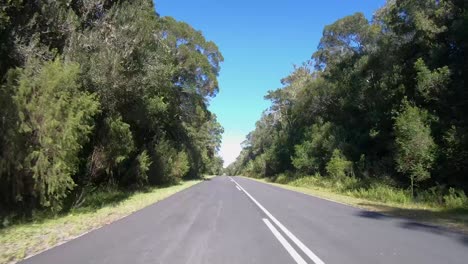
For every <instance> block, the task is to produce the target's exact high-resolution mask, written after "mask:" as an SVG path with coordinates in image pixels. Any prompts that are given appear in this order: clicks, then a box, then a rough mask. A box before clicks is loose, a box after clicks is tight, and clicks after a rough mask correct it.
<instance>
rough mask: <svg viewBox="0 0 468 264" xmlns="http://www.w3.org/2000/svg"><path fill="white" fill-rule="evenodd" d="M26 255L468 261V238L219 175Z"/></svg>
mask: <svg viewBox="0 0 468 264" xmlns="http://www.w3.org/2000/svg"><path fill="white" fill-rule="evenodd" d="M22 263H25V264H26V263H31V264H51V263H67V264H75V263H76V264H86V263H109V264H110V263H112V264H118V263H122V264H124V263H125V264H127V263H142V264H143V263H151V264H153V263H169V264H180V263H190V264H192V263H193V264H196V263H216V264H222V263H268V264H270V263H281V264H284V263H316V264H321V263H327V264H330V263H346V264H352V263H358V264H364V263H369V264H377V263H392V264H393V263H425V264H427V263H437V264H440V263H464V264H465V263H468V237H467V236H464V235H461V234H458V233H454V232H449V231H446V230H444V229H441V228H437V227H431V226H426V225H422V224H418V223H415V222H412V221H410V220H406V219H399V218H392V217H388V216H384V215H380V214H377V213H372V212H368V211H363V210H361V209H358V208H354V207H350V206H346V205H342V204H339V203H334V202H330V201H327V200H323V199H319V198H315V197H312V196H308V195H304V194H301V193H297V192H292V191H288V190H285V189H282V188H279V187H276V186H271V185H268V184H264V183H260V182H256V181H253V180H250V179H246V178H242V177H232V178H231V177H225V176H220V177H215V178H212V179H211V180H209V181H205V182H203V183H200V184H197V185H195V186H193V187H191V188H189V189H186V190H184V191H182V192H179V193H177V194H175V195H173V196H171V197H169V198H167V199H165V200H163V201H160V202H158V203H156V204H153V205H151V206H149V207H147V208H145V209H143V210H140V211H138V212H136V213H134V214H132V215H130V216H128V217H125V218H123V219H121V220H119V221H117V222H114V223H113V224H110V225H107V226H104V227H102V228H100V229H98V230H95V231H93V232H90V233H88V234H86V235H84V236H81V237H79V238H77V239H74V240H72V241H69V242H67V243H65V244H63V245H60V246H58V247H55V248H53V249H50V250H48V251H45V252H43V253H41V254H39V255H36V256H34V257H31V258H29V259H27V260H25V261H23V262H22Z"/></svg>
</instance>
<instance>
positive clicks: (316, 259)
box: [229, 177, 325, 264]
mask: <svg viewBox="0 0 468 264" xmlns="http://www.w3.org/2000/svg"><path fill="white" fill-rule="evenodd" d="M229 178H231V177H229ZM231 180H232V181H234V182H235V183H236V185H237V186H239V188H241V190H242V191H244V193H245V194H246V195H247V196H248V197H249V198H250V199H251V200H252V201H253V202H254V203H255V204H256V205H257V206H258V207H259V208H260V209H261V210H262V211H263V212H264V213H265V214H266V215H267V216H268V218H270V220H271V221H273V223H275V224H276V225H277V226H278V227H279V228H280V229H281V230H282V231H283V232H284V233H285V234H286V235H287V236H288V237H289V238H290V239H291V240H292V241H293V242H294V243H295V244H296V245H297V246H298V247H299V248H300V249H301V250H302V251H303V252H304V253H305V254H306V255H307V256H308V257H309V258H310V259H311V260H312V261H313V262H314V263H315V264H325V262H323V261H322V260H321V259H320V258H319V257H317V255H315V254H314V252H312V251H311V250H310V249H309V248H308V247H307V246H306V245H304V243H302V242H301V241H300V240H299V238H297V237H296V236H295V235H294V234H293V233H291V231H289V230H288V229H287V228H286V227H285V226H284V225H283V224H281V223H280V221H278V219H276V218H275V217H274V216H273V215H272V214H271V213H270V212H268V210H267V209H265V207H263V206H262V205H261V204H260V203H259V202H257V200H255V198H253V197H252V195H250V194H249V193H248V192H247V191H246V190H245V189H244V188H242V186H241V185H240V184H239V183H237V181H235V180H234V179H233V178H231Z"/></svg>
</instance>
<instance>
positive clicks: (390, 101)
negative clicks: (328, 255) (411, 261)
mask: <svg viewBox="0 0 468 264" xmlns="http://www.w3.org/2000/svg"><path fill="white" fill-rule="evenodd" d="M462 2H463V1H433V0H421V1H414V0H399V1H388V2H387V3H386V4H385V5H384V6H383V7H382V8H381V9H379V10H377V11H376V12H375V15H374V17H373V19H372V21H368V20H367V19H366V18H365V17H364V15H363V14H361V13H355V14H352V15H350V16H346V17H344V18H341V19H338V20H337V21H335V22H333V23H332V24H330V25H327V26H325V28H324V30H323V35H322V38H321V40H320V42H319V45H318V47H317V51H316V52H315V53H314V54H313V56H312V61H307V62H305V63H303V64H302V65H301V66H300V67H294V69H293V71H292V72H291V74H290V75H289V76H287V77H285V78H282V84H283V86H282V87H281V88H279V89H274V90H272V91H269V92H268V93H267V95H266V96H265V98H266V99H269V100H271V106H270V107H269V108H268V109H267V110H266V111H265V112H264V114H263V115H262V117H261V118H260V120H259V121H258V122H257V124H256V127H255V130H254V131H252V132H251V133H249V135H248V136H247V138H246V141H245V142H244V143H243V150H242V151H241V153H240V155H239V157H238V159H237V160H236V161H235V162H234V163H233V164H231V165H230V166H229V167H228V170H227V171H229V172H230V174H245V175H251V176H262V177H268V178H270V179H275V177H277V175H282V174H283V173H285V172H287V171H292V172H293V173H297V174H299V175H324V176H325V177H321V176H317V177H313V179H312V180H310V181H311V183H310V184H314V185H320V184H321V183H323V184H324V185H327V186H328V187H330V188H335V189H339V190H342V191H343V192H347V191H352V192H356V195H361V196H368V197H373V198H372V199H377V198H378V196H379V195H382V196H383V197H387V198H382V199H388V200H389V201H394V202H401V203H406V202H408V201H409V200H411V199H416V200H417V199H422V200H424V201H426V200H427V201H430V203H432V202H436V203H438V204H442V202H441V201H438V200H437V197H438V199H439V200H441V199H442V197H443V196H444V195H447V193H446V192H447V191H446V190H447V186H450V187H453V188H456V189H457V190H464V191H466V190H468V180H467V177H465V175H468V136H467V135H468V118H467V117H466V109H468V105H467V102H468V100H467V95H468V94H467V93H466V85H465V81H464V80H465V79H466V78H465V75H466V73H465V72H466V62H465V60H464V59H463V58H464V57H465V56H464V50H465V46H466V30H465V27H464V25H465V24H466V11H465V9H466V8H465V6H464V5H463V3H462ZM312 66H315V67H312ZM314 69H315V70H314ZM402 102H403V104H402ZM336 149H339V150H340V151H341V152H340V154H337V153H334V151H335V150H336ZM329 175H332V176H333V177H326V176H329ZM345 175H346V176H345ZM350 175H353V176H352V177H350ZM387 178H391V179H392V181H393V182H394V183H395V184H393V183H392V184H388V183H387V180H386V179H387ZM408 178H409V181H410V184H408ZM278 179H279V180H280V181H286V179H287V178H286V177H283V176H281V177H278ZM295 181H300V180H294V181H293V183H294V182H295ZM304 181H306V180H304ZM347 181H349V182H347ZM361 181H362V184H363V185H361V186H359V185H360V184H361ZM367 182H377V183H376V184H375V185H374V184H366V183H367ZM355 184H357V186H356V188H354V187H352V186H354V185H355ZM416 184H417V185H418V188H417V190H414V186H415V185H416ZM386 185H388V186H386ZM408 185H410V187H411V190H410V191H406V190H405V188H406V187H407V186H408ZM350 186H351V187H350ZM328 187H327V188H328ZM359 188H360V189H359ZM432 188H441V189H442V190H441V191H437V193H433V192H432V191H430V190H431V189H432ZM357 190H359V191H357ZM459 196H460V197H461V195H459ZM455 200H456V199H455ZM455 203H456V202H455Z"/></svg>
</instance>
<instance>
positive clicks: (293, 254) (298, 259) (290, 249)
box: [263, 218, 307, 264]
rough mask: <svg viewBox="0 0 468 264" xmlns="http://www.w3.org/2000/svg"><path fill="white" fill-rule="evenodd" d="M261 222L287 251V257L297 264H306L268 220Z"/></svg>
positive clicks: (264, 219)
mask: <svg viewBox="0 0 468 264" xmlns="http://www.w3.org/2000/svg"><path fill="white" fill-rule="evenodd" d="M263 222H265V224H266V225H267V227H268V228H269V229H270V231H271V232H272V233H273V235H274V236H275V237H276V239H278V241H279V242H280V243H281V245H283V247H284V248H285V249H286V251H288V253H289V255H291V257H292V258H293V259H294V260H295V261H296V263H298V264H307V262H306V261H305V260H304V259H303V258H302V257H301V255H299V253H297V251H296V250H295V249H294V248H293V247H292V246H291V244H289V242H288V241H287V240H286V239H285V238H284V237H283V235H281V233H280V232H279V231H278V229H276V228H275V227H274V226H273V225H272V224H271V223H270V221H269V220H268V219H266V218H263Z"/></svg>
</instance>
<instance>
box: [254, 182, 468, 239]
mask: <svg viewBox="0 0 468 264" xmlns="http://www.w3.org/2000/svg"><path fill="white" fill-rule="evenodd" d="M249 179H252V178H249ZM253 180H257V181H260V182H264V183H268V184H272V185H276V186H279V187H281V188H285V189H289V190H292V191H297V192H301V193H304V194H309V195H313V196H316V197H319V198H324V199H328V200H332V201H336V202H340V203H343V204H347V205H351V206H355V207H359V208H363V209H367V210H371V211H377V212H381V213H385V214H388V215H394V216H401V217H407V218H411V219H415V220H418V221H421V222H427V223H431V224H437V225H441V226H445V227H449V228H452V229H456V230H459V231H463V232H465V233H468V208H464V207H461V208H451V207H447V206H442V205H437V204H434V203H429V202H418V201H416V200H412V199H410V197H409V196H408V191H406V190H402V189H398V188H394V187H391V186H385V185H383V184H374V185H373V186H370V187H369V188H356V189H352V188H351V189H349V188H344V187H343V185H346V184H343V183H332V182H331V181H325V182H324V181H322V182H318V180H319V179H317V178H315V177H302V178H298V179H295V180H292V181H284V180H281V182H282V183H275V182H271V181H270V180H267V179H253ZM347 184H352V183H347Z"/></svg>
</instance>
